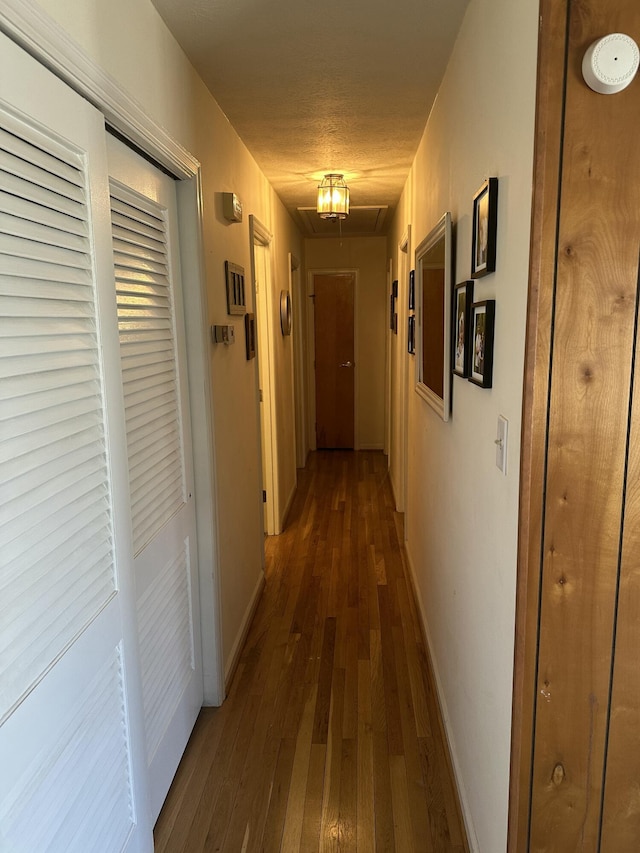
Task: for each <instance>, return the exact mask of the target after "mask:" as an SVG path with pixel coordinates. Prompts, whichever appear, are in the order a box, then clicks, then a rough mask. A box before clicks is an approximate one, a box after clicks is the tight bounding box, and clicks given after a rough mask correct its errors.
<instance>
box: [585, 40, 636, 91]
mask: <svg viewBox="0 0 640 853" xmlns="http://www.w3.org/2000/svg"><path fill="white" fill-rule="evenodd" d="M639 62H640V51H639V50H638V45H637V44H636V43H635V41H634V40H633V39H632V38H631V37H630V36H626V35H625V34H624V33H611V35H608V36H604V38H601V39H598V40H597V41H594V43H593V44H592V45H591V46H590V47H589V49H588V50H587V52H586V53H585V55H584V59H583V60H582V76H583V77H584V80H585V83H586V84H587V86H588V87H589V88H590V89H593V91H594V92H598V93H599V94H600V95H614V94H615V93H616V92H621V91H622V90H623V89H626V88H627V86H628V85H629V84H630V83H631V82H632V80H633V78H634V77H635V76H636V73H637V71H638V64H639Z"/></svg>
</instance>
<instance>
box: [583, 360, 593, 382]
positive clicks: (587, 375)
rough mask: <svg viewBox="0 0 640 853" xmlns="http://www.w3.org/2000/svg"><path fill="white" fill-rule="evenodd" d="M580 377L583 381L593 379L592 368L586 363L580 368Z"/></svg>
mask: <svg viewBox="0 0 640 853" xmlns="http://www.w3.org/2000/svg"><path fill="white" fill-rule="evenodd" d="M582 378H583V380H584V381H585V382H592V381H593V370H592V369H591V367H589V365H588V364H585V366H584V367H583V368H582Z"/></svg>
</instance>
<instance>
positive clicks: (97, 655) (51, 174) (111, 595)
mask: <svg viewBox="0 0 640 853" xmlns="http://www.w3.org/2000/svg"><path fill="white" fill-rule="evenodd" d="M0 39H1V41H0V217H1V227H0V505H1V509H0V513H1V514H0V849H1V850H6V851H11V853H34V851H38V853H41V851H55V853H58V851H60V852H61V853H62V851H64V853H71V851H77V853H87V851H96V853H98V851H99V853H105V851H121V850H126V851H134V850H135V851H138V850H140V851H142V850H145V851H149V850H151V849H153V842H152V825H151V816H150V812H149V807H148V794H147V773H146V767H145V765H146V755H145V749H144V731H143V714H142V691H141V689H140V676H139V663H138V654H137V637H136V632H135V612H134V604H135V599H134V591H133V575H132V565H131V562H132V542H131V533H130V530H131V524H130V512H129V497H128V482H127V456H126V438H125V428H124V410H123V403H122V383H121V378H120V358H119V342H118V323H117V315H116V300H115V297H114V287H113V261H112V257H113V255H112V247H111V235H110V222H109V186H108V177H107V161H106V146H105V131H104V121H103V119H102V117H101V115H100V114H99V113H98V112H97V111H96V110H95V109H93V107H91V106H89V104H87V103H86V102H85V101H83V100H82V98H80V97H78V96H77V95H75V94H74V93H72V92H71V91H70V90H69V89H68V88H67V87H66V86H64V85H63V84H62V83H60V81H58V80H57V79H55V78H54V77H53V75H51V74H50V73H49V72H48V71H46V70H45V69H44V68H42V67H41V66H40V65H38V64H37V63H36V62H35V61H34V60H32V59H31V58H30V57H29V56H27V55H26V54H25V53H23V51H21V50H20V49H19V48H17V47H16V46H15V45H14V44H13V43H12V42H10V41H9V40H8V39H7V38H5V37H4V36H0Z"/></svg>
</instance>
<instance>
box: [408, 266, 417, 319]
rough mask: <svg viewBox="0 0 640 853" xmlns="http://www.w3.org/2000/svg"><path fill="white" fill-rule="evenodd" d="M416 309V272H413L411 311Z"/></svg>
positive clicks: (410, 279) (410, 277) (410, 282)
mask: <svg viewBox="0 0 640 853" xmlns="http://www.w3.org/2000/svg"><path fill="white" fill-rule="evenodd" d="M415 308H416V271H415V270H411V272H410V273H409V311H415Z"/></svg>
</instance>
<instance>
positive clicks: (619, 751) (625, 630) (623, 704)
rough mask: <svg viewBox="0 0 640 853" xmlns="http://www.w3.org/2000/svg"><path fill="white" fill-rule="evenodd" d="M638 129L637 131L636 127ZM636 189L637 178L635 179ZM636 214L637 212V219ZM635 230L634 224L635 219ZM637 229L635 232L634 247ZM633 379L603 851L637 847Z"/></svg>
mask: <svg viewBox="0 0 640 853" xmlns="http://www.w3.org/2000/svg"><path fill="white" fill-rule="evenodd" d="M639 130H640V128H639ZM635 185H636V187H638V186H640V180H639V179H636V182H635ZM637 208H640V205H637ZM638 212H640V210H637V211H636V216H637V215H638ZM636 226H638V222H637V219H636ZM638 234H640V227H637V230H636V241H635V242H636V246H637V244H638ZM638 354H639V353H638V342H637V340H636V359H635V374H634V375H635V379H634V388H633V406H632V409H631V420H630V425H631V430H630V435H629V462H628V473H627V488H626V501H625V511H624V532H623V540H622V560H621V565H620V584H619V596H618V611H617V631H616V637H615V660H614V673H613V690H612V697H611V710H610V729H609V741H608V750H607V762H606V772H605V788H604V805H603V818H602V823H603V826H602V843H601V848H600V849H601V853H636V852H637V850H638V848H639V847H640V750H639V749H638V736H639V733H640V665H639V662H638V655H639V653H640V369H639V367H640V365H638V360H637V359H638Z"/></svg>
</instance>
